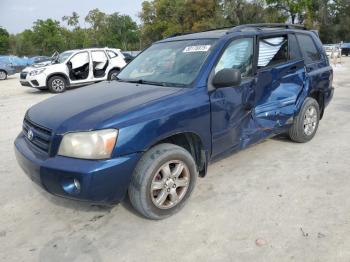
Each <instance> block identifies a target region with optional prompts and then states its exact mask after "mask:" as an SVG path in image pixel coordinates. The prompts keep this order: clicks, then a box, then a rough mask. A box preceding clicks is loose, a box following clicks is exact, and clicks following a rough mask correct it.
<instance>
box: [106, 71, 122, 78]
mask: <svg viewBox="0 0 350 262" xmlns="http://www.w3.org/2000/svg"><path fill="white" fill-rule="evenodd" d="M119 72H120V70H118V69H113V70H111V71H109V73H108V78H107V79H108V81H112V80H116V79H117V76H118V74H119Z"/></svg>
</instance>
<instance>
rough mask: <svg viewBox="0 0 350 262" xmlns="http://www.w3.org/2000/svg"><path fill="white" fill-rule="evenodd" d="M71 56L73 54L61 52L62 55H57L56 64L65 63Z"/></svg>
mask: <svg viewBox="0 0 350 262" xmlns="http://www.w3.org/2000/svg"><path fill="white" fill-rule="evenodd" d="M71 54H73V52H63V53H61V54H59V55H58V58H57V62H58V63H63V62H65V61H66V60H67V59H68V57H70V56H71Z"/></svg>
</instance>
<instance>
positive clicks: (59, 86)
mask: <svg viewBox="0 0 350 262" xmlns="http://www.w3.org/2000/svg"><path fill="white" fill-rule="evenodd" d="M48 87H49V90H50V92H52V93H56V94H57V93H63V92H64V91H66V89H67V81H66V79H64V78H63V77H61V76H52V77H50V79H49V81H48Z"/></svg>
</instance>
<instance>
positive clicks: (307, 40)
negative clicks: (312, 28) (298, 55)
mask: <svg viewBox="0 0 350 262" xmlns="http://www.w3.org/2000/svg"><path fill="white" fill-rule="evenodd" d="M297 38H298V41H299V44H300V47H301V52H302V54H303V57H304V59H305V63H306V64H311V63H314V62H317V61H319V60H321V55H320V52H319V51H318V49H317V47H316V45H315V42H314V41H313V40H312V38H311V36H309V35H305V34H297Z"/></svg>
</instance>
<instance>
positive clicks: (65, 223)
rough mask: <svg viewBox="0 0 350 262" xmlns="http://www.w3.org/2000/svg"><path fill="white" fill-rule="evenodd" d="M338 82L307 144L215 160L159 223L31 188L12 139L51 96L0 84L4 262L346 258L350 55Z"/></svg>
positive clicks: (266, 145)
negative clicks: (30, 113)
mask: <svg viewBox="0 0 350 262" xmlns="http://www.w3.org/2000/svg"><path fill="white" fill-rule="evenodd" d="M335 87H336V92H335V97H334V100H333V101H332V103H331V105H330V106H329V107H328V108H327V111H326V114H325V116H324V119H323V120H322V121H321V123H320V127H319V130H318V134H317V135H316V137H315V138H314V139H313V140H312V141H311V142H309V143H307V144H296V143H292V142H289V141H288V140H286V139H277V138H274V139H270V140H267V141H265V142H263V143H260V144H258V145H256V146H253V147H251V148H249V149H247V150H245V151H242V152H240V153H238V154H235V155H232V156H231V157H228V158H226V159H224V160H222V161H220V162H217V163H215V164H213V165H211V166H210V168H209V173H208V176H207V177H206V178H204V179H199V180H198V184H197V187H196V189H195V191H194V195H193V197H192V198H191V200H190V201H189V203H188V205H187V206H186V207H185V208H184V209H183V210H182V211H181V212H180V213H178V214H177V215H175V216H173V217H171V218H169V219H166V220H163V221H157V222H155V221H149V220H146V219H143V218H141V217H139V216H138V215H137V214H135V213H134V212H133V211H132V210H131V208H130V206H129V205H128V204H127V203H123V204H120V205H118V206H115V207H114V208H101V207H96V206H90V205H88V204H82V203H79V202H74V201H70V200H65V199H60V198H57V197H53V196H51V195H49V194H48V193H46V192H44V191H43V190H42V189H40V188H38V187H37V186H35V185H34V184H33V183H32V182H31V181H30V180H29V179H28V178H27V177H26V176H25V175H24V174H23V172H22V170H21V169H20V168H19V167H18V165H17V163H16V161H15V157H14V153H13V141H14V139H15V137H16V135H17V134H18V133H19V132H20V131H21V123H22V118H23V115H24V113H25V111H26V109H27V108H29V107H30V106H32V105H34V104H35V103H37V102H39V101H41V100H43V99H45V98H48V97H50V96H52V94H49V93H46V92H40V91H36V90H32V89H30V88H26V87H21V86H20V85H19V82H18V79H17V78H16V77H10V79H9V80H6V81H2V82H0V122H1V125H0V132H1V133H0V134H1V135H0V154H1V159H0V177H1V183H0V260H1V261H16V262H17V261H26V262H28V261H50V262H54V261H60V262H62V261H84V262H85V261H152V262H153V261H162V262H164V261H327V262H328V261H350V220H349V214H350V201H348V199H349V196H350V172H349V167H350V131H349V130H350V59H345V58H344V59H343V64H342V65H338V66H337V67H336V68H335ZM57 110H59V108H58V109H57Z"/></svg>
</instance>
